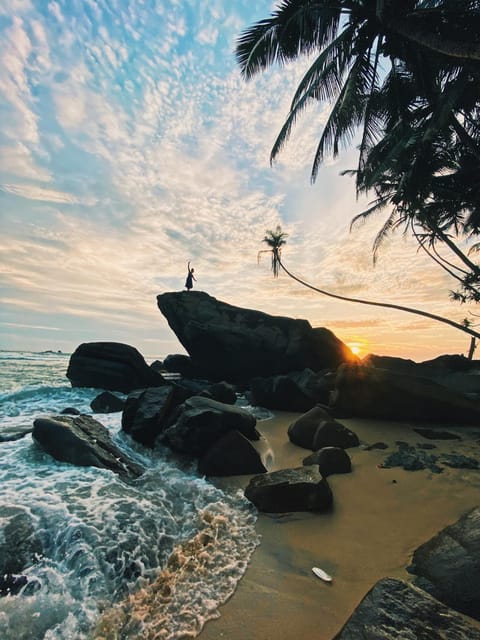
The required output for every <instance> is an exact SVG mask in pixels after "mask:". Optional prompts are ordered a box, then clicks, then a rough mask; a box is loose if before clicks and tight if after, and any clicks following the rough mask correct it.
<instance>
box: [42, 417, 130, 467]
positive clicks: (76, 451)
mask: <svg viewBox="0 0 480 640" xmlns="http://www.w3.org/2000/svg"><path fill="white" fill-rule="evenodd" d="M32 438H33V440H34V442H35V443H36V444H37V445H38V446H39V447H40V448H41V449H43V450H44V451H46V452H47V453H48V454H50V455H51V456H52V457H53V458H55V459H56V460H60V461H61V462H68V463H70V464H74V465H78V466H81V467H99V468H100V469H110V470H111V471H114V472H115V473H117V474H118V475H120V476H123V477H126V478H137V477H138V476H140V475H141V474H142V473H143V469H142V468H141V467H140V466H139V465H138V464H136V463H135V462H133V460H130V458H128V456H126V455H125V454H124V453H123V452H122V451H121V450H120V449H119V448H118V447H117V446H116V445H115V444H114V442H113V441H112V439H111V437H110V434H109V433H108V430H107V429H106V428H105V427H104V426H103V425H102V424H100V422H98V421H97V420H94V418H92V417H91V416H87V415H80V416H66V415H62V416H54V417H48V418H37V419H36V420H35V421H34V423H33V431H32Z"/></svg>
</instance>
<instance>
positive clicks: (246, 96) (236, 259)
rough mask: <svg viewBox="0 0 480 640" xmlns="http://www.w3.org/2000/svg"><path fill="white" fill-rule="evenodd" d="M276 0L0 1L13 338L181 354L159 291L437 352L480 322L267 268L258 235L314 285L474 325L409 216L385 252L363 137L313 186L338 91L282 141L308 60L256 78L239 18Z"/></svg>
mask: <svg viewBox="0 0 480 640" xmlns="http://www.w3.org/2000/svg"><path fill="white" fill-rule="evenodd" d="M274 5H275V3H274V2H272V1H271V0H269V1H267V0H256V2H251V0H209V2H205V1H203V0H51V1H50V0H0V121H1V123H2V126H1V128H0V251H1V260H0V278H1V280H0V286H1V300H2V304H1V309H0V349H15V350H35V351H41V350H48V349H52V350H62V351H65V352H72V351H74V350H75V348H76V347H77V346H78V345H79V344H81V343H83V342H91V341H103V340H107V341H116V342H124V343H126V344H130V345H132V346H134V347H136V348H137V349H138V350H139V351H140V352H141V353H142V354H143V355H144V356H145V357H164V356H166V355H167V354H169V353H184V350H183V347H182V346H181V345H180V344H179V342H178V341H177V339H176V337H175V334H174V333H173V332H172V331H171V329H170V328H169V327H168V324H167V322H166V320H165V318H164V317H163V316H162V314H161V313H160V311H159V310H158V308H157V304H156V296H157V295H158V294H159V293H164V292H166V291H181V290H182V289H183V288H184V283H185V277H186V272H187V261H188V260H191V262H192V266H193V267H194V268H195V275H196V277H197V282H196V283H195V289H197V290H201V291H206V292H207V293H209V294H210V295H212V296H214V297H215V298H217V299H219V300H222V301H225V302H228V303H229V304H232V305H237V306H242V307H248V308H252V309H258V310H261V311H264V312H266V313H270V314H273V315H280V316H290V317H296V318H305V319H307V320H309V321H310V323H311V324H312V326H315V327H317V326H318V327H327V328H329V329H330V330H332V331H333V332H334V333H335V334H336V335H337V336H338V337H339V338H340V339H341V340H343V341H344V342H346V343H347V344H349V345H351V346H352V347H353V348H354V349H355V350H356V351H358V353H359V355H365V354H367V353H376V354H379V355H392V356H401V357H404V358H412V359H414V360H418V361H420V360H424V359H429V358H433V357H436V356H438V355H440V354H444V353H464V354H466V352H467V350H468V346H469V337H468V336H467V335H466V334H465V333H462V332H460V331H458V330H455V329H454V328H450V327H447V326H445V325H443V324H440V323H437V322H434V321H431V320H426V319H423V318H420V317H418V316H415V315H411V314H407V313H403V312H400V311H389V310H385V309H378V308H375V307H368V306H363V305H357V304H353V303H347V302H341V301H335V300H332V299H331V298H327V297H325V296H322V295H321V294H318V293H316V292H314V291H311V290H309V289H306V288H305V287H302V286H301V285H299V284H298V283H296V282H294V281H292V280H290V279H289V278H288V277H287V276H286V275H285V274H281V275H280V277H279V278H278V279H274V278H273V277H272V274H271V271H270V264H269V259H268V256H266V255H265V254H261V256H260V260H259V261H258V259H257V256H258V252H259V251H260V250H262V249H263V248H265V245H262V238H263V237H264V235H265V231H266V230H267V229H272V228H275V226H276V225H277V224H280V225H281V226H282V228H283V230H284V231H286V232H288V234H289V236H288V242H287V245H286V246H285V248H284V252H283V260H284V263H285V265H286V266H287V268H288V269H289V270H290V271H292V272H293V273H295V274H296V275H298V276H299V277H301V278H303V279H305V280H307V281H308V282H310V283H311V284H313V285H314V286H317V287H320V288H322V289H326V290H329V291H332V292H334V293H338V294H341V295H347V296H354V297H361V298H367V299H370V300H377V301H387V302H390V303H394V304H401V305H407V306H412V307H415V308H418V309H423V310H426V311H429V312H431V313H436V314H439V315H444V316H446V317H448V318H450V319H452V320H455V321H457V322H461V321H462V320H463V318H465V317H468V315H469V313H468V310H467V308H466V307H465V306H463V307H462V306H459V305H458V304H457V303H454V302H452V301H451V300H450V299H449V296H448V291H449V289H451V288H452V287H453V285H452V283H451V282H449V280H448V277H447V276H445V275H444V274H443V273H442V272H441V271H440V269H439V268H438V267H437V266H436V265H435V264H434V263H433V262H432V261H431V260H430V259H429V258H428V257H427V256H425V255H423V254H421V253H419V252H418V250H417V247H416V246H415V244H414V243H413V241H412V240H411V239H410V238H409V237H404V236H402V234H401V233H397V234H396V235H394V236H393V237H392V238H390V239H388V240H387V242H385V244H384V246H383V247H382V249H381V251H380V254H379V256H378V260H377V262H376V264H375V265H374V264H373V260H372V244H373V241H374V238H375V235H376V233H377V231H378V230H379V229H380V227H381V226H382V222H383V219H384V218H383V217H382V216H379V217H375V218H374V219H371V220H369V221H368V222H367V223H366V224H364V225H362V226H361V227H356V228H355V229H354V230H353V231H350V221H351V219H352V217H353V216H354V215H356V214H358V213H360V212H361V211H363V210H364V209H365V208H366V205H367V204H368V200H363V201H362V200H357V198H356V194H355V188H354V183H353V179H352V178H349V177H345V176H341V175H340V172H341V171H343V170H345V169H351V168H354V167H355V165H356V157H357V155H356V149H355V147H349V148H346V149H344V150H343V151H342V152H341V153H340V155H339V157H338V158H336V159H329V160H327V162H326V163H325V165H324V166H323V167H322V168H321V170H320V172H319V176H318V179H317V181H316V183H315V184H314V185H311V184H310V169H311V164H312V159H313V155H314V151H315V148H316V143H317V142H318V138H319V135H320V134H321V131H322V127H323V125H324V123H325V121H326V118H327V117H328V113H329V105H328V104H324V103H317V104H315V105H312V107H311V108H310V109H308V111H306V112H305V114H304V116H303V117H301V118H300V119H299V120H298V121H297V125H296V128H295V129H294V133H293V135H292V137H291V139H290V141H289V143H288V144H287V145H286V147H285V148H284V150H283V151H282V153H281V154H280V156H279V158H278V160H277V161H275V163H274V164H273V165H272V166H271V165H270V160H269V155H270V149H271V147H272V145H273V143H274V141H275V138H276V135H277V134H278V132H279V130H280V128H281V126H282V124H283V121H284V119H285V117H286V115H287V114H288V109H289V104H290V101H291V99H292V97H293V93H294V90H295V87H296V85H297V84H298V82H299V81H300V79H301V77H302V75H303V73H304V72H305V70H306V69H307V68H308V60H299V61H296V62H295V63H292V64H289V65H287V66H286V67H283V68H280V67H277V66H275V67H273V68H272V69H270V70H268V71H267V72H265V73H263V74H260V75H258V76H257V77H255V78H253V79H252V80H249V81H248V82H247V81H246V80H244V79H243V78H242V77H241V74H240V70H239V67H238V65H237V64H236V61H235V54H234V52H235V43H236V39H237V38H238V36H239V34H240V33H241V32H242V30H244V29H246V28H247V27H248V26H250V25H252V24H253V23H254V22H256V21H258V20H261V19H264V18H266V17H267V16H268V15H269V14H270V11H271V10H272V8H273V7H274Z"/></svg>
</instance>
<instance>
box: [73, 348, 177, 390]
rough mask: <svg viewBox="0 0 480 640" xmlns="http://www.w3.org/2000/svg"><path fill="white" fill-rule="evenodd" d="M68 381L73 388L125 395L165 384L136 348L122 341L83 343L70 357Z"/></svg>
mask: <svg viewBox="0 0 480 640" xmlns="http://www.w3.org/2000/svg"><path fill="white" fill-rule="evenodd" d="M67 378H68V379H69V380H70V383H71V385H72V387H94V388H98V389H107V390H108V391H121V392H122V393H129V392H130V391H133V390H134V389H140V388H145V387H159V386H161V385H162V384H165V380H164V379H163V378H162V376H161V375H160V374H159V373H158V372H157V371H154V370H153V369H152V368H151V367H149V366H148V365H147V363H146V362H145V360H144V358H143V356H142V355H141V354H140V352H139V351H137V349H135V347H131V346H130V345H128V344H121V343H119V342H85V343H83V344H81V345H80V346H79V347H77V349H76V350H75V352H74V353H73V354H72V355H71V357H70V362H69V364H68V369H67Z"/></svg>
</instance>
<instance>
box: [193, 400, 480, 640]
mask: <svg viewBox="0 0 480 640" xmlns="http://www.w3.org/2000/svg"><path fill="white" fill-rule="evenodd" d="M297 417H298V414H295V413H277V414H276V416H275V417H274V418H273V419H271V420H266V421H261V422H258V424H257V428H258V430H259V431H260V432H261V433H262V434H263V435H264V437H265V438H266V440H267V441H268V443H269V445H270V447H271V449H272V452H273V456H274V459H273V463H272V465H271V469H270V470H276V469H281V468H287V467H296V466H301V464H302V460H303V458H305V457H306V456H307V455H309V453H311V452H310V451H308V450H305V449H302V448H299V447H297V446H295V445H293V444H291V443H290V442H289V440H288V435H287V428H288V426H289V424H291V422H293V421H294V420H295V419H296V418H297ZM341 422H342V424H344V425H345V426H347V427H348V428H350V429H351V430H352V431H354V432H355V433H356V434H357V435H358V437H359V438H360V441H361V443H362V444H373V443H375V442H379V441H381V442H385V443H386V444H388V445H389V448H388V449H386V450H372V451H366V450H364V449H362V448H354V449H349V450H348V453H349V454H350V457H351V459H352V467H353V470H352V473H350V474H342V475H333V476H330V477H329V478H328V482H329V484H330V486H331V488H332V492H333V496H334V509H333V511H332V513H329V514H308V513H303V512H302V513H293V514H288V515H284V516H268V515H264V514H261V515H260V516H259V518H258V522H257V529H258V532H259V533H260V534H261V536H262V541H261V544H260V546H259V547H258V548H257V549H256V551H255V553H254V554H253V557H252V560H251V562H250V565H249V568H248V569H247V572H246V574H245V575H244V577H243V579H242V580H241V581H240V583H239V585H238V587H237V590H236V592H235V593H234V595H233V596H232V597H231V598H230V600H229V601H228V602H227V603H226V604H225V605H223V606H222V607H221V608H220V614H221V616H220V618H218V619H216V620H212V621H210V622H208V623H207V624H206V626H205V627H204V629H203V631H202V632H201V634H200V635H199V636H198V637H199V639H200V640H218V639H219V638H225V639H227V640H245V638H249V640H292V639H293V638H307V637H310V638H315V639H316V640H331V639H332V638H333V637H334V635H335V634H336V633H337V632H338V631H339V630H340V629H341V627H342V626H343V624H344V623H345V622H346V620H347V619H348V617H349V616H350V614H351V613H352V612H353V610H354V609H355V607H356V606H357V604H358V603H359V602H360V600H361V599H362V598H363V596H364V595H365V594H366V593H367V591H368V590H369V589H370V588H371V587H372V586H373V585H374V583H375V582H376V581H377V580H379V579H380V578H383V577H386V576H390V577H396V578H402V579H407V580H409V579H410V578H411V576H410V575H409V574H408V572H407V571H406V570H405V567H406V566H407V565H408V564H409V563H410V561H411V557H412V553H413V551H414V550H415V549H416V548H417V547H418V546H419V545H421V544H422V543H424V542H426V541H427V540H429V539H430V538H431V537H432V536H434V535H435V534H436V533H437V532H438V531H439V530H440V529H443V528H444V527H445V526H447V525H449V524H451V523H453V522H455V521H456V520H457V519H458V518H459V517H460V516H461V515H462V514H463V513H465V512H466V511H468V510H469V509H471V508H473V507H475V506H478V505H479V504H480V492H479V489H480V471H478V470H465V469H449V468H445V469H444V471H443V473H441V474H434V473H432V472H430V471H429V470H423V471H413V472H412V471H404V470H403V469H401V468H393V469H381V468H379V467H378V465H379V464H381V463H382V462H383V460H384V459H385V458H386V456H387V455H388V454H389V453H391V452H392V451H395V450H397V448H398V447H397V446H396V445H395V441H400V440H401V441H404V442H408V443H410V444H416V443H426V442H429V443H434V444H435V445H436V449H434V450H433V451H432V452H431V453H435V454H440V453H458V454H464V455H470V456H473V457H476V458H480V426H479V427H478V428H473V429H472V428H464V427H459V428H455V429H453V428H445V430H448V431H451V432H455V433H458V434H460V435H461V437H462V440H461V441H457V440H448V441H445V440H443V441H442V440H435V441H433V440H426V439H425V438H423V437H422V436H420V435H419V434H417V433H415V432H414V431H413V427H412V425H406V424H399V423H390V422H380V421H369V420H341ZM248 480H249V477H242V478H240V479H239V478H236V479H234V480H228V481H226V482H229V483H240V485H241V486H245V485H246V484H247V483H248ZM313 566H319V567H321V568H322V569H325V570H326V571H327V572H328V573H330V574H331V575H332V576H333V582H332V583H331V584H327V583H325V582H322V581H321V580H319V579H318V578H316V577H315V576H314V575H313V574H312V572H311V568H312V567H313ZM478 626H479V627H480V625H478Z"/></svg>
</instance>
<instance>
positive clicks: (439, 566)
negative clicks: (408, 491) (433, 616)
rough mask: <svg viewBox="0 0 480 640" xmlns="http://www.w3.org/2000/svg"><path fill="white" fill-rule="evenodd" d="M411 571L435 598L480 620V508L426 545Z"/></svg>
mask: <svg viewBox="0 0 480 640" xmlns="http://www.w3.org/2000/svg"><path fill="white" fill-rule="evenodd" d="M409 571H410V572H411V573H414V574H415V575H416V576H417V577H416V580H415V581H416V583H417V584H418V585H419V586H421V587H422V589H425V590H426V591H428V592H429V593H430V594H431V595H432V596H434V597H435V598H437V599H438V600H441V601H442V602H444V603H445V604H447V605H448V606H450V607H452V608H454V609H456V610H457V611H460V612H462V613H465V614H467V615H469V616H471V617H472V618H476V619H477V620H480V507H476V508H475V509H472V511H469V512H468V513H466V514H465V515H464V516H462V517H461V518H460V519H459V520H458V521H457V522H455V523H454V524H452V525H450V526H448V527H446V528H445V529H443V530H442V531H440V532H439V533H438V534H437V535H436V536H434V537H433V538H432V539H431V540H429V541H428V542H426V543H425V544H422V545H421V546H420V547H419V548H418V549H417V550H416V551H415V552H414V554H413V560H412V565H411V566H410V567H409ZM449 637H452V638H453V637H454V636H453V635H452V636H449ZM470 637H471V638H473V637H476V636H469V638H470ZM479 637H480V632H479Z"/></svg>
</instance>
